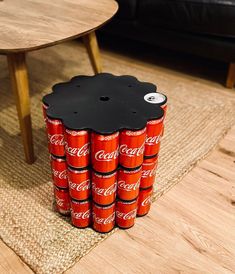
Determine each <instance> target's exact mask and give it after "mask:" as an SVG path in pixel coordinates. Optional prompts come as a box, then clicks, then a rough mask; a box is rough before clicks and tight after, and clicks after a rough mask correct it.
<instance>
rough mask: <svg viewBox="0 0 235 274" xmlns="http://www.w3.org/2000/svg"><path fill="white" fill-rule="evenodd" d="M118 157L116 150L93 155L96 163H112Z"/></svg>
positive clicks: (100, 151) (101, 151)
mask: <svg viewBox="0 0 235 274" xmlns="http://www.w3.org/2000/svg"><path fill="white" fill-rule="evenodd" d="M117 157H118V149H117V150H115V151H112V152H106V153H105V151H104V150H99V151H97V152H96V153H95V159H96V160H97V161H106V162H108V161H112V160H115V159H117Z"/></svg>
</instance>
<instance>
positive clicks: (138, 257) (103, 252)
mask: <svg viewBox="0 0 235 274" xmlns="http://www.w3.org/2000/svg"><path fill="white" fill-rule="evenodd" d="M0 273H1V274H4V273H7V274H9V273H17V274H20V273H24V274H27V273H32V270H30V269H29V267H28V266H26V265H25V264H24V263H23V262H22V261H21V259H20V258H19V257H18V256H17V255H16V254H15V253H14V252H13V251H12V250H11V249H10V248H8V247H7V246H6V245H5V244H4V243H3V242H1V241H0ZM75 273H92V274H95V273H97V274H100V273H102V274H105V273H107V274H108V273H109V274H110V273H125V274H126V273H164V274H171V273H190V274H191V273H213V274H215V273H220V274H222V273H235V127H233V128H232V129H231V130H230V131H229V133H228V134H227V135H226V136H225V138H224V139H223V140H222V141H221V142H220V144H219V146H218V147H217V148H216V149H215V150H214V151H213V152H212V153H211V154H210V155H209V156H208V157H207V158H206V159H204V160H203V161H201V162H200V163H199V164H198V165H197V166H196V167H195V168H194V169H193V170H192V171H191V172H190V173H189V174H188V175H187V176H185V177H184V179H183V180H182V181H181V182H180V183H179V184H178V185H177V186H175V187H174V188H173V189H171V190H170V191H169V192H168V193H167V194H166V195H164V197H162V198H160V199H159V200H158V201H157V202H155V203H154V204H153V205H152V209H151V212H150V214H149V215H148V216H146V217H144V218H141V219H138V220H137V222H136V225H135V226H134V227H133V228H132V229H129V230H126V231H123V230H120V231H118V232H117V233H115V234H113V235H112V236H111V237H109V238H108V239H107V240H106V241H104V242H103V243H101V244H100V245H99V246H98V247H96V248H95V249H93V250H92V251H91V252H90V253H89V254H88V255H86V256H85V257H83V258H82V259H81V260H80V261H79V262H77V263H76V264H75V265H74V266H73V267H72V268H71V269H69V270H68V271H66V274H75ZM53 274H54V273H53Z"/></svg>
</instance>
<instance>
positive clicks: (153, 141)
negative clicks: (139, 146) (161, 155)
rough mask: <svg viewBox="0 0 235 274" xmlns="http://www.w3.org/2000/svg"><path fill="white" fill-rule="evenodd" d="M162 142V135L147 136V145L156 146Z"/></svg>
mask: <svg viewBox="0 0 235 274" xmlns="http://www.w3.org/2000/svg"><path fill="white" fill-rule="evenodd" d="M160 141H161V135H158V136H149V137H148V136H146V139H145V143H146V144H147V145H150V146H151V145H155V144H158V143H159V142H160Z"/></svg>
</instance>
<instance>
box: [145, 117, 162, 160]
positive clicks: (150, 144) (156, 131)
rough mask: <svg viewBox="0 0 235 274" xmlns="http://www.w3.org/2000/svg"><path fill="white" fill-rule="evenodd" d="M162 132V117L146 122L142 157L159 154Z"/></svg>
mask: <svg viewBox="0 0 235 274" xmlns="http://www.w3.org/2000/svg"><path fill="white" fill-rule="evenodd" d="M162 130H163V117H162V118H160V119H156V120H151V121H148V122H147V130H146V139H145V150H144V156H153V155H156V154H158V153H159V150H160V141H161V137H162Z"/></svg>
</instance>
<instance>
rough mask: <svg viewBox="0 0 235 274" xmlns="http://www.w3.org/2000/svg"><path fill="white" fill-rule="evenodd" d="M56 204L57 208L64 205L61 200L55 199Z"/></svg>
mask: <svg viewBox="0 0 235 274" xmlns="http://www.w3.org/2000/svg"><path fill="white" fill-rule="evenodd" d="M55 200H56V204H57V205H58V206H59V207H62V206H63V205H64V200H63V199H61V198H58V197H57V198H56V199H55Z"/></svg>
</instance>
